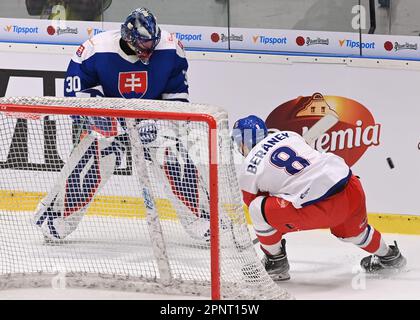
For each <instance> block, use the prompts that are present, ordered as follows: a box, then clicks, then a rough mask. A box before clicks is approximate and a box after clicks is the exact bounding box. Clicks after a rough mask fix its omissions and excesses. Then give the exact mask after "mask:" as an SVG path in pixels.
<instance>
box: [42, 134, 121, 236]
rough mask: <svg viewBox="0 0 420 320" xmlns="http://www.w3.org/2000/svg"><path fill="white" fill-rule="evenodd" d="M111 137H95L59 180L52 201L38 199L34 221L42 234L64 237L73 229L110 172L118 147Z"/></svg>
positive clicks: (110, 174)
mask: <svg viewBox="0 0 420 320" xmlns="http://www.w3.org/2000/svg"><path fill="white" fill-rule="evenodd" d="M113 140H114V139H95V140H94V141H93V143H92V144H91V145H90V146H89V148H88V149H87V150H86V151H85V153H84V154H83V156H82V157H81V158H80V160H79V162H78V163H77V164H76V166H75V167H74V168H73V170H72V171H71V173H70V175H69V176H68V177H67V178H66V179H65V180H64V181H62V182H61V183H60V184H61V187H60V188H58V190H57V191H55V192H56V194H55V196H54V198H53V201H52V202H50V203H46V201H44V200H43V201H41V203H40V204H39V206H38V209H37V213H36V215H35V224H36V225H37V226H39V227H40V228H41V230H42V232H43V234H44V236H45V237H47V238H48V239H52V240H56V239H64V238H66V237H67V236H68V235H69V234H71V233H72V232H73V231H74V230H76V228H77V226H78V224H79V222H80V221H81V220H82V218H83V216H84V215H85V213H86V210H87V208H88V207H89V205H90V204H91V203H92V200H93V198H94V196H95V194H97V193H98V192H99V191H100V189H101V188H102V186H103V185H105V183H106V182H107V181H108V179H109V178H110V177H111V176H112V174H113V172H114V169H115V167H116V164H117V162H118V161H117V160H118V157H119V156H118V152H119V150H120V149H118V148H116V146H115V144H113V143H114V141H113ZM111 151H114V152H111ZM72 156H75V155H74V154H72ZM64 169H67V168H63V170H64ZM52 192H54V191H52Z"/></svg>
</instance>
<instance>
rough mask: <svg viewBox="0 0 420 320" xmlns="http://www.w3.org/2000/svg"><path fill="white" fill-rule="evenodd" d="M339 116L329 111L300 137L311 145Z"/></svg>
mask: <svg viewBox="0 0 420 320" xmlns="http://www.w3.org/2000/svg"><path fill="white" fill-rule="evenodd" d="M338 120H339V118H338V116H337V115H336V114H335V113H329V114H326V115H325V116H323V117H322V118H321V119H320V120H318V121H317V122H316V123H315V124H314V125H313V126H312V127H311V128H310V129H309V130H308V131H306V132H305V133H304V134H303V135H302V137H303V138H304V139H305V141H306V143H307V144H309V145H312V144H313V143H314V142H315V140H316V139H318V138H319V137H320V136H321V135H323V134H324V133H325V132H327V131H328V130H330V129H331V128H332V127H333V126H334V125H335V124H336V123H337V122H338ZM258 242H259V240H258V238H255V239H254V240H253V241H252V243H253V244H254V245H255V244H257V243H258Z"/></svg>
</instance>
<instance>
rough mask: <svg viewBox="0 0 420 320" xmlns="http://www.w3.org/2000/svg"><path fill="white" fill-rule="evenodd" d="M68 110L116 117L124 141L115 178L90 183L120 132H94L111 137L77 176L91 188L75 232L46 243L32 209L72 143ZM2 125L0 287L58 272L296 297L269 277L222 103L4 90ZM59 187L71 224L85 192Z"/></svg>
mask: <svg viewBox="0 0 420 320" xmlns="http://www.w3.org/2000/svg"><path fill="white" fill-rule="evenodd" d="M70 115H71V116H75V115H77V116H79V117H81V119H86V117H89V119H95V121H96V125H97V126H96V128H102V129H104V130H107V129H109V126H113V125H115V121H114V122H112V121H111V122H110V121H108V120H109V119H111V118H112V119H119V121H120V124H123V127H124V129H123V130H122V129H121V128H120V127H119V128H118V130H119V133H120V134H119V137H124V136H125V138H124V139H120V143H121V141H123V142H125V143H126V144H125V149H124V148H123V149H124V152H122V153H119V161H117V162H118V163H117V162H114V163H113V165H112V168H111V170H112V173H113V174H112V173H111V177H110V178H109V180H107V181H106V182H105V183H104V185H103V186H102V185H100V187H98V188H97V189H96V190H95V191H93V192H91V191H89V190H90V189H89V188H92V186H90V185H89V183H91V181H92V179H95V177H93V178H92V171H91V168H92V167H93V166H94V165H93V164H92V163H96V162H95V161H97V162H98V163H100V164H99V165H98V168H96V169H97V177H96V179H99V180H100V179H101V178H103V177H101V174H102V173H103V172H106V170H107V169H108V170H109V169H110V168H106V167H105V165H106V161H105V160H101V159H103V158H102V157H103V156H104V154H106V153H105V151H104V150H109V148H108V149H106V148H105V147H106V146H108V147H109V146H112V145H113V144H112V141H115V139H118V138H115V137H108V138H104V137H103V136H101V137H99V135H96V136H95V137H96V138H95V141H99V140H102V141H108V142H106V143H108V144H106V143H105V147H102V149H100V148H99V147H98V149H96V150H99V153H98V154H100V156H99V158H98V159H99V160H97V159H96V158H95V159H96V160H94V161H93V162H92V161H91V162H90V164H89V165H90V166H91V167H90V169H89V170H87V169H86V168H85V169H84V170H85V171H83V170H82V169H80V172H79V176H78V179H79V180H80V184H81V189H80V190H79V191H78V192H81V193H83V191H84V192H85V193H86V190H87V193H88V194H89V196H90V197H91V201H90V202H89V203H88V204H87V205H86V207H85V208H86V211H85V212H84V214H83V215H82V217H81V219H80V221H79V222H78V223H76V224H75V225H76V227H75V228H74V230H72V231H71V232H69V234H66V236H65V237H62V238H61V239H55V240H48V241H47V239H46V238H45V236H44V235H43V230H41V229H42V228H40V227H39V226H37V225H35V221H34V215H35V213H36V212H37V210H39V203H40V202H41V200H45V199H47V198H48V197H49V196H50V195H51V194H52V192H51V190H52V189H54V186H55V185H57V179H58V177H59V174H60V171H61V174H62V173H63V171H64V169H63V166H64V167H65V163H66V162H67V160H68V159H69V157H70V155H72V152H75V151H74V150H75V148H74V147H73V143H74V140H75V139H74V134H72V131H73V132H74V127H75V125H74V123H73V121H72V119H71V117H70ZM73 118H74V117H73ZM107 119H108V120H107ZM139 119H141V120H139ZM145 119H150V120H153V124H154V126H153V127H152V128H154V129H155V130H152V131H150V132H148V134H149V136H147V135H146V137H149V138H150V134H151V135H152V136H153V138H151V139H149V140H147V141H144V136H141V135H140V134H139V123H142V121H146V120H145ZM150 120H149V121H150ZM98 121H103V123H102V124H101V123H99V124H98ZM149 125H150V123H149ZM113 129H115V128H113ZM0 131H1V135H0V289H7V288H20V287H49V286H51V285H52V284H54V283H55V282H56V281H57V279H61V281H65V282H64V283H65V285H66V286H67V287H84V288H108V289H110V288H113V289H120V290H129V291H142V292H149V293H155V294H156V293H158V294H184V295H188V294H192V295H202V296H208V297H211V298H212V299H216V300H217V299H290V298H292V297H291V295H290V294H289V293H288V292H286V291H285V290H283V289H282V288H281V287H279V286H278V285H277V284H276V283H274V282H273V281H272V279H271V278H270V277H269V275H268V274H267V272H266V271H265V269H264V267H263V265H262V264H261V261H260V259H259V257H258V254H257V252H256V251H255V248H254V245H253V243H252V239H251V236H250V232H249V229H248V224H247V221H246V216H245V212H244V208H243V206H242V202H241V196H240V190H239V186H238V182H237V176H236V172H235V164H234V155H233V149H232V143H231V139H230V136H229V126H228V115H227V113H226V112H225V111H224V110H222V109H220V108H217V107H214V106H209V105H204V104H192V103H183V102H169V101H154V100H136V99H132V100H126V99H119V98H99V99H96V98H52V97H12V98H0ZM96 131H98V130H96ZM99 131H100V130H99ZM111 131H112V130H111ZM124 133H125V135H124ZM93 135H95V133H93ZM82 141H83V140H82ZM86 141H87V140H86ZM127 141H128V142H127ZM80 144H81V143H80ZM123 144H124V143H123ZM98 145H99V143H98ZM114 151H115V150H114ZM116 158H117V157H116ZM116 158H115V159H116ZM88 160H89V159H88ZM90 160H92V159H90ZM68 162H69V163H70V161H68ZM87 163H88V162H86V163H84V165H85V166H88V164H87ZM86 171H88V172H86ZM98 177H99V178H98ZM61 185H62V186H63V187H62V188H61V189H63V190H61V189H58V190H61V191H59V192H58V193H57V194H56V197H55V198H54V201H53V202H52V203H51V204H53V205H54V210H55V211H58V212H61V213H60V214H61V217H65V218H64V219H63V221H64V220H65V219H70V218H71V217H72V214H69V215H66V214H63V212H65V210H66V207H68V206H70V205H73V206H77V205H78V204H77V203H73V204H71V203H70V200H72V199H73V201H75V202H80V201H81V200H80V199H79V200H78V198H79V197H82V196H83V195H84V194H85V193H84V194H82V195H79V194H77V195H76V196H75V194H74V192H75V190H70V191H72V192H73V194H70V195H69V194H66V192H67V193H69V187H68V185H67V184H65V185H63V184H61ZM64 186H65V187H64ZM64 190H67V191H64ZM70 193H71V192H70ZM60 197H61V198H63V199H65V200H62V201H59V200H57V199H58V198H60ZM69 199H70V200H69ZM92 199H93V200H92ZM37 206H38V207H37ZM54 217H56V216H54ZM44 231H45V230H44ZM59 277H61V278H59Z"/></svg>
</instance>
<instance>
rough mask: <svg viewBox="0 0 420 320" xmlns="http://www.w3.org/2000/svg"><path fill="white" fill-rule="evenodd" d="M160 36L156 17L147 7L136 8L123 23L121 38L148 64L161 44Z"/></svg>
mask: <svg viewBox="0 0 420 320" xmlns="http://www.w3.org/2000/svg"><path fill="white" fill-rule="evenodd" d="M160 36H161V31H160V28H159V26H158V25H157V22H156V18H155V16H154V15H153V14H152V13H151V12H150V11H149V10H148V9H146V8H139V9H136V10H134V11H133V12H132V13H131V14H130V15H129V16H128V17H127V19H126V20H125V22H124V23H123V24H122V25H121V38H122V39H123V40H124V41H126V42H127V44H128V46H129V47H130V48H131V49H132V50H133V51H134V52H135V53H136V55H137V57H138V58H139V59H140V61H141V62H142V63H143V64H146V65H147V64H149V60H150V57H151V55H152V53H153V51H154V50H155V48H156V46H157V45H158V44H159V41H160Z"/></svg>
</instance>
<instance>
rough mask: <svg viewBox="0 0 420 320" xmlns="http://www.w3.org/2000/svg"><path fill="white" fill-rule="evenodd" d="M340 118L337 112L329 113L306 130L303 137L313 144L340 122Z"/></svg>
mask: <svg viewBox="0 0 420 320" xmlns="http://www.w3.org/2000/svg"><path fill="white" fill-rule="evenodd" d="M338 120H339V118H338V116H337V115H336V114H335V113H334V114H332V113H329V114H327V115H325V116H323V117H322V118H321V119H320V120H318V122H316V123H315V124H314V125H313V126H312V127H311V128H310V129H309V130H308V131H306V132H305V133H304V134H303V135H302V137H303V138H304V139H305V141H306V142H307V143H308V144H312V143H313V142H314V141H315V140H316V139H318V138H319V137H320V136H321V135H323V134H324V133H325V132H327V131H328V130H330V129H331V128H332V127H333V126H334V125H335V124H336V123H337V122H338Z"/></svg>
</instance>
